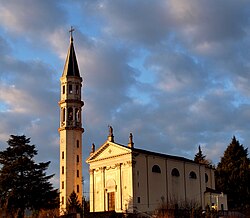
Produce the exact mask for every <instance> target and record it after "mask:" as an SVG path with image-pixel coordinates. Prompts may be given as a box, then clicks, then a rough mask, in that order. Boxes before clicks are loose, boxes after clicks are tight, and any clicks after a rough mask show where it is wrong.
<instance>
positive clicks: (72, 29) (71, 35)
mask: <svg viewBox="0 0 250 218" xmlns="http://www.w3.org/2000/svg"><path fill="white" fill-rule="evenodd" d="M74 31H75V29H74V28H73V26H71V27H70V30H69V32H70V41H71V42H73V32H74Z"/></svg>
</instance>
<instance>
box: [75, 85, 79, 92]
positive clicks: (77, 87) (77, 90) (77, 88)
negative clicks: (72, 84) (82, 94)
mask: <svg viewBox="0 0 250 218" xmlns="http://www.w3.org/2000/svg"><path fill="white" fill-rule="evenodd" d="M76 94H79V86H78V85H76Z"/></svg>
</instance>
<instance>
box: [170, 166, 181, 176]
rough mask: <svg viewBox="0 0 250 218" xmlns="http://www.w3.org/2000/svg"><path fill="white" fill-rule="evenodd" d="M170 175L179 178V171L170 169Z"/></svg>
mask: <svg viewBox="0 0 250 218" xmlns="http://www.w3.org/2000/svg"><path fill="white" fill-rule="evenodd" d="M171 175H172V176H176V177H179V176H180V173H179V170H177V169H176V168H174V169H172V172H171Z"/></svg>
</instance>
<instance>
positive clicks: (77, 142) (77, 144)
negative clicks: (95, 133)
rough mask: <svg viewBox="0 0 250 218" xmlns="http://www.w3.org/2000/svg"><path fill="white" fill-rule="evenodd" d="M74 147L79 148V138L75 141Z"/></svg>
mask: <svg viewBox="0 0 250 218" xmlns="http://www.w3.org/2000/svg"><path fill="white" fill-rule="evenodd" d="M76 147H77V148H79V140H77V141H76Z"/></svg>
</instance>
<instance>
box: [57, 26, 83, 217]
mask: <svg viewBox="0 0 250 218" xmlns="http://www.w3.org/2000/svg"><path fill="white" fill-rule="evenodd" d="M73 31H74V29H72V28H71V30H70V45H69V49H68V54H67V58H66V61H65V65H64V70H63V74H62V76H61V78H60V81H61V99H60V101H59V103H58V104H59V107H60V127H59V129H58V131H59V133H60V215H63V214H64V212H65V211H66V204H67V200H68V198H69V196H70V194H71V193H72V192H73V191H74V192H75V193H76V194H77V195H78V200H79V202H81V203H82V133H83V132H84V129H83V128H82V116H81V112H82V106H83V104H84V103H83V101H82V100H81V87H82V78H81V76H80V72H79V68H78V64H77V59H76V54H75V49H74V44H73V36H72V32H73Z"/></svg>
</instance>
